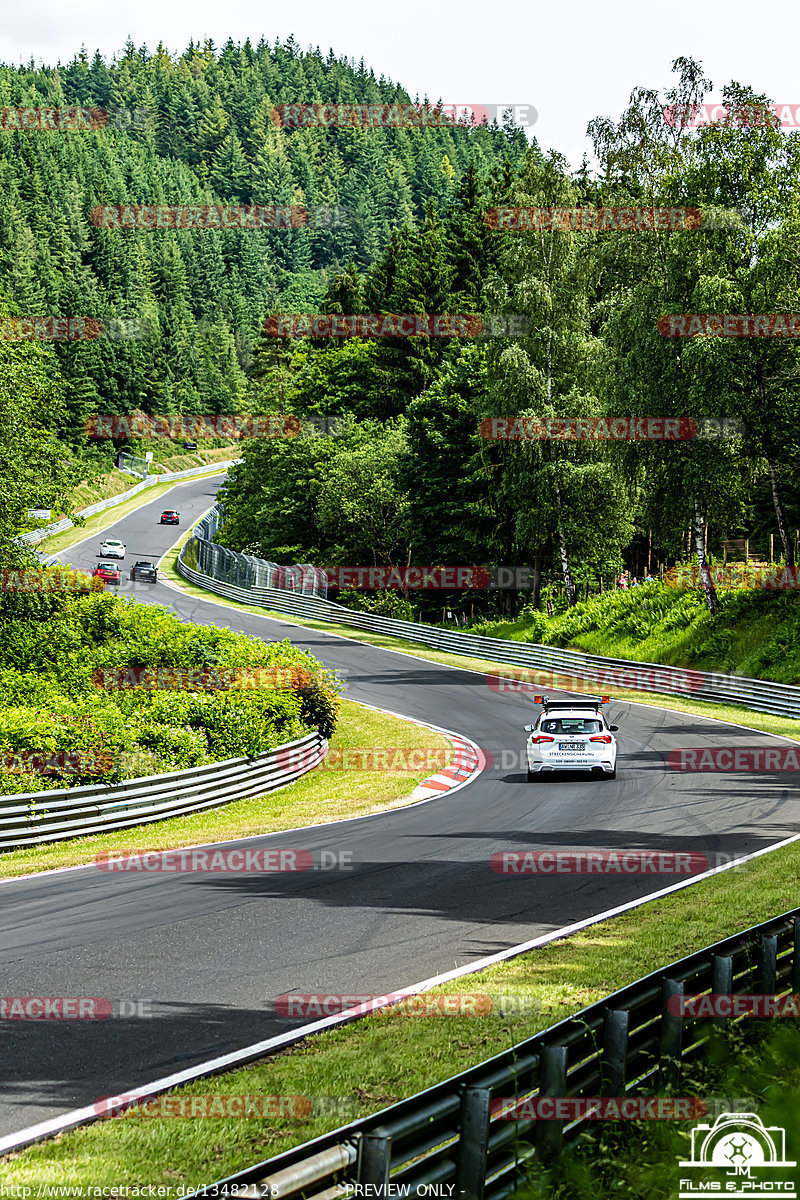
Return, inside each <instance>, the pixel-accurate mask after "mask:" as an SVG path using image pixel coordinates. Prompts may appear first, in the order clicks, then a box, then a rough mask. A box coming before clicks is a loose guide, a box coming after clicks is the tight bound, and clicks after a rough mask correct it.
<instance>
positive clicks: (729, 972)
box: [711, 954, 733, 1029]
mask: <svg viewBox="0 0 800 1200" xmlns="http://www.w3.org/2000/svg"><path fill="white" fill-rule="evenodd" d="M711 966H712V969H711V991H712V992H713V993H714V994H715V995H720V994H722V995H725V996H729V995H730V994H731V992H732V991H733V958H732V957H731V956H730V955H729V954H715V955H714V956H713V958H712V959H711ZM726 1024H727V1021H726V1018H725V1017H715V1018H714V1021H713V1025H714V1028H715V1029H724V1028H725V1026H726Z"/></svg>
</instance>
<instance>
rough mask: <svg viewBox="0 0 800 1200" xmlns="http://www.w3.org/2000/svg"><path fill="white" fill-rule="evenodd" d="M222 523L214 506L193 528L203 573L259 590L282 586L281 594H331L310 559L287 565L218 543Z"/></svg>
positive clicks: (326, 577)
mask: <svg viewBox="0 0 800 1200" xmlns="http://www.w3.org/2000/svg"><path fill="white" fill-rule="evenodd" d="M221 524H222V515H221V513H220V510H219V508H212V510H211V511H210V512H208V513H206V515H205V516H204V517H201V519H200V520H199V521H198V522H197V524H196V525H195V527H194V529H193V531H192V537H191V539H190V541H191V543H192V546H193V549H194V553H195V554H196V557H197V565H198V567H199V569H200V571H201V572H202V574H203V575H204V576H207V577H208V578H209V579H213V580H215V581H217V582H219V583H223V584H226V585H227V584H233V585H234V586H236V587H244V588H248V589H249V588H253V589H255V590H258V591H260V590H272V589H279V590H280V593H281V594H283V593H284V592H293V593H295V594H296V593H298V592H299V593H300V594H302V595H305V596H313V597H319V596H326V595H327V594H328V576H327V574H326V573H325V571H322V570H320V568H319V567H312V566H311V565H310V564H309V563H297V564H295V565H294V566H290V567H284V566H280V565H279V564H278V563H273V562H267V561H266V560H265V559H263V558H257V557H256V556H255V555H254V554H241V553H240V552H239V551H238V550H228V549H227V547H225V546H219V545H217V543H216V542H215V541H214V534H215V533H216V532H217V530H218V529H219V528H220V525H221ZM183 553H184V551H183V550H182V551H181V554H183Z"/></svg>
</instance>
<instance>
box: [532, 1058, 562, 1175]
mask: <svg viewBox="0 0 800 1200" xmlns="http://www.w3.org/2000/svg"><path fill="white" fill-rule="evenodd" d="M540 1070H541V1074H540V1076H539V1095H540V1096H563V1095H564V1092H565V1090H566V1087H567V1048H566V1046H559V1045H556V1046H545V1047H544V1049H543V1050H542V1064H541V1069H540ZM564 1125H565V1122H564V1121H537V1122H536V1132H535V1139H536V1152H537V1154H539V1155H540V1156H541V1157H547V1156H553V1155H555V1154H557V1153H558V1152H559V1150H560V1149H561V1138H562V1135H563V1132H564Z"/></svg>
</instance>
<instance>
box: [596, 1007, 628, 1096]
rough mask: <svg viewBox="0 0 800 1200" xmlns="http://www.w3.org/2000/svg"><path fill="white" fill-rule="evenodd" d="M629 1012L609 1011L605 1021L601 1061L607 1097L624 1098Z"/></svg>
mask: <svg viewBox="0 0 800 1200" xmlns="http://www.w3.org/2000/svg"><path fill="white" fill-rule="evenodd" d="M628 1017H629V1014H628V1011H627V1009H624V1008H621V1009H607V1010H606V1013H605V1017H604V1020H603V1049H602V1052H601V1059H600V1070H601V1073H602V1089H603V1094H604V1095H605V1096H622V1095H623V1094H624V1089H625V1073H626V1072H625V1068H626V1066H627V1058H628Z"/></svg>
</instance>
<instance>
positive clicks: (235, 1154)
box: [0, 845, 800, 1197]
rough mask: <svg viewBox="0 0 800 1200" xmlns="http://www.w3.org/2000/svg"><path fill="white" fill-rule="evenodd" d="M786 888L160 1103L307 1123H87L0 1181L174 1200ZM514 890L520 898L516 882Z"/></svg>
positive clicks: (624, 938)
mask: <svg viewBox="0 0 800 1200" xmlns="http://www.w3.org/2000/svg"><path fill="white" fill-rule="evenodd" d="M487 870H488V865H487ZM799 882H800V847H798V846H797V845H791V846H788V847H786V848H784V849H782V850H778V851H775V852H774V854H771V855H765V856H763V857H761V858H758V859H754V860H752V861H751V862H749V863H745V864H743V865H742V866H740V867H737V868H735V869H731V870H729V871H727V872H724V873H722V874H720V875H717V876H714V877H713V878H711V879H706V880H702V881H700V882H698V883H696V884H694V885H692V886H691V888H689V889H688V893H687V892H685V891H684V892H678V893H676V894H674V895H671V896H666V897H663V898H661V899H659V900H656V901H653V902H651V903H649V904H647V905H645V906H643V907H641V908H639V909H636V910H633V911H632V912H629V913H624V914H622V915H621V916H618V917H615V918H614V919H613V920H609V921H605V922H603V923H601V924H598V925H594V926H592V927H590V928H588V929H586V930H584V931H582V932H580V933H577V934H574V935H573V936H572V937H570V938H565V939H561V940H558V941H555V942H551V943H549V944H548V945H546V946H542V947H540V948H538V949H537V950H535V951H533V952H531V953H528V954H525V955H522V956H520V957H519V958H515V959H513V960H511V961H509V962H506V963H502V964H499V965H498V966H495V967H491V968H489V969H487V970H484V971H482V972H480V973H478V974H475V975H471V976H468V977H466V978H462V979H460V980H457V981H455V982H453V983H451V984H449V985H447V986H446V987H444V988H442V989H441V993H443V994H451V993H459V994H461V995H464V994H465V993H469V994H474V993H478V994H481V995H490V996H492V995H498V994H499V995H501V996H506V997H507V996H509V995H512V996H514V997H515V998H517V997H518V1007H519V1008H520V1009H522V1010H523V1013H522V1015H519V1014H516V1015H507V1016H503V1015H500V1014H499V1013H498V1014H497V1015H494V1014H490V1015H487V1016H483V1017H480V1016H447V1017H444V1016H434V1015H431V1016H427V1017H417V1018H412V1017H410V1016H407V1015H404V1014H402V1013H398V1012H395V1013H393V1014H392V1013H387V1014H384V1015H381V1014H380V1013H375V1014H372V1015H370V1016H368V1017H365V1018H363V1019H361V1020H359V1021H358V1022H356V1023H354V1024H352V1025H350V1026H347V1027H345V1028H342V1029H338V1030H331V1031H328V1032H326V1033H323V1034H320V1035H317V1036H315V1037H312V1038H308V1039H306V1040H305V1041H304V1042H302V1043H300V1044H298V1045H297V1046H295V1047H292V1048H290V1049H288V1050H285V1051H283V1052H282V1053H280V1054H278V1055H276V1056H274V1057H272V1058H269V1059H265V1060H264V1061H262V1062H259V1063H258V1064H256V1065H254V1066H248V1067H245V1068H242V1069H240V1070H237V1071H231V1072H227V1073H226V1074H224V1075H219V1076H215V1077H213V1078H210V1079H205V1080H198V1081H197V1082H195V1083H193V1084H191V1085H188V1086H186V1087H183V1088H180V1089H176V1091H175V1093H171V1095H180V1096H187V1097H191V1096H200V1095H202V1096H208V1095H213V1096H231V1095H247V1096H253V1095H262V1096H267V1097H295V1096H303V1097H307V1098H308V1099H309V1100H310V1101H311V1103H312V1105H314V1104H315V1103H316V1104H317V1106H318V1108H320V1109H322V1111H321V1112H320V1113H319V1115H315V1114H314V1111H313V1108H312V1112H311V1116H310V1117H308V1118H304V1119H297V1118H294V1119H293V1118H277V1117H265V1118H263V1119H253V1118H248V1119H233V1118H228V1119H222V1118H214V1117H207V1118H202V1117H201V1118H195V1119H191V1118H184V1119H170V1118H169V1117H143V1116H141V1117H133V1116H130V1117H123V1118H120V1119H115V1120H106V1121H99V1122H97V1123H95V1124H94V1125H90V1126H86V1127H84V1128H81V1129H78V1130H75V1131H73V1132H71V1133H67V1134H63V1135H60V1136H59V1137H58V1138H56V1139H54V1140H52V1141H49V1142H44V1143H40V1144H39V1145H36V1146H32V1147H29V1148H28V1149H26V1150H23V1151H20V1152H18V1153H16V1154H13V1155H9V1156H7V1157H5V1158H4V1159H2V1160H0V1182H1V1183H3V1184H4V1185H6V1186H8V1185H12V1184H14V1185H38V1186H43V1185H46V1184H53V1183H59V1184H61V1185H67V1184H68V1185H73V1186H75V1187H83V1188H86V1187H89V1186H95V1187H96V1186H104V1187H108V1188H114V1187H116V1188H118V1189H120V1190H122V1189H124V1188H126V1187H128V1188H130V1187H134V1186H141V1185H144V1184H152V1185H157V1186H160V1187H164V1188H166V1189H168V1190H167V1191H165V1192H164V1193H162V1195H164V1196H168V1197H170V1196H172V1197H177V1196H178V1195H179V1192H178V1188H179V1187H182V1188H183V1190H184V1194H185V1191H186V1189H187V1187H191V1186H199V1185H201V1184H203V1183H210V1182H214V1181H216V1180H218V1179H221V1178H223V1177H224V1176H226V1175H228V1174H230V1173H232V1172H233V1171H236V1170H241V1169H243V1168H244V1167H245V1166H251V1165H252V1164H253V1163H255V1162H258V1161H259V1160H261V1159H264V1158H269V1157H271V1156H272V1155H274V1154H278V1153H280V1152H281V1151H282V1150H284V1149H287V1148H288V1147H290V1146H292V1145H297V1144H298V1143H300V1142H304V1141H307V1140H308V1139H310V1138H312V1137H316V1136H318V1135H319V1134H321V1133H324V1132H325V1131H327V1130H329V1129H334V1128H337V1127H338V1126H339V1125H341V1124H343V1123H345V1122H346V1121H349V1120H351V1119H354V1118H356V1117H359V1116H365V1115H367V1114H368V1113H370V1112H374V1111H377V1110H378V1109H380V1108H383V1107H385V1106H386V1105H388V1104H391V1103H393V1102H394V1101H396V1100H399V1099H401V1098H403V1097H404V1096H408V1095H411V1094H413V1093H414V1092H417V1091H420V1090H422V1089H423V1088H426V1087H429V1086H431V1085H432V1084H434V1083H437V1082H439V1081H441V1080H443V1079H446V1078H447V1077H448V1076H450V1075H453V1074H455V1073H456V1072H458V1071H461V1070H464V1069H466V1068H467V1067H468V1066H471V1065H472V1064H474V1063H476V1062H480V1061H482V1060H483V1059H486V1058H489V1057H490V1056H491V1055H493V1054H496V1053H499V1052H500V1051H501V1050H503V1049H505V1048H506V1047H508V1046H510V1045H512V1044H514V1043H515V1042H518V1041H519V1040H520V1039H521V1038H523V1037H526V1036H530V1035H531V1034H533V1033H535V1032H536V1031H538V1030H540V1029H544V1028H546V1027H547V1026H549V1025H552V1024H553V1023H554V1022H556V1021H558V1020H560V1019H562V1018H563V1017H565V1016H568V1015H569V1014H571V1013H574V1012H576V1011H577V1010H579V1009H581V1008H583V1007H585V1006H586V1005H588V1004H591V1003H592V1002H593V1001H595V1000H600V999H602V998H603V997H604V996H607V995H608V994H609V993H610V992H612V991H614V990H616V989H617V988H620V987H623V986H625V985H626V984H628V983H631V982H633V981H634V980H635V979H638V978H639V977H640V976H642V975H644V974H646V973H648V972H649V971H652V970H655V969H657V968H659V967H661V966H663V965H665V964H667V963H669V962H671V961H673V960H675V959H677V958H680V957H683V956H684V955H687V954H690V953H692V952H693V951H695V950H697V949H699V948H700V947H702V946H705V945H708V944H709V943H711V942H714V941H717V940H719V939H720V938H723V937H726V936H730V935H732V934H734V933H737V932H738V931H740V930H741V929H744V928H746V927H747V926H749V925H752V924H755V923H757V922H759V921H764V920H767V919H768V918H770V917H773V916H775V915H776V914H778V913H780V912H782V911H784V910H785V909H787V908H788V907H790V905H791V904H792V903H793V902H794V901H793V900H792V899H791V898H792V896H796V892H795V887H796V885H797V884H798V883H799ZM519 884H520V888H521V889H522V888H529V887H530V886H531V884H530V881H529V880H528V881H527V882H526V878H525V877H520V879H519ZM536 886H537V887H541V886H543V881H542V880H541V879H537V881H536ZM288 1027H289V1026H288V1024H287V1028H288ZM73 1194H75V1193H73ZM84 1195H86V1196H89V1195H90V1193H88V1192H84Z"/></svg>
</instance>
